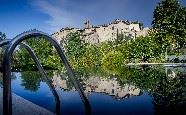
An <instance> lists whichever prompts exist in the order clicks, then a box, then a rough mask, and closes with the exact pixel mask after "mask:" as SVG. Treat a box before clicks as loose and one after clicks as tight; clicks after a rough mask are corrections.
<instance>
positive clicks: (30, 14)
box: [0, 0, 186, 39]
mask: <svg viewBox="0 0 186 115" xmlns="http://www.w3.org/2000/svg"><path fill="white" fill-rule="evenodd" d="M159 1H160V0H0V31H1V32H4V33H6V35H7V37H8V38H10V39H11V38H13V37H15V36H16V35H17V34H20V33H22V32H23V31H27V30H30V29H35V28H36V29H38V30H41V31H44V32H46V33H49V34H51V33H53V32H55V31H58V30H60V29H61V28H62V27H66V26H70V27H80V28H82V27H83V21H84V20H85V19H89V20H90V22H91V23H92V24H93V25H99V24H104V23H109V22H111V21H112V20H114V19H118V18H119V19H124V20H125V19H128V20H130V21H136V20H138V21H140V22H142V23H144V25H145V26H148V27H150V25H151V22H152V14H153V10H154V8H155V7H156V5H157V3H158V2H159ZM179 1H180V3H181V4H182V6H186V1H185V0H179Z"/></svg>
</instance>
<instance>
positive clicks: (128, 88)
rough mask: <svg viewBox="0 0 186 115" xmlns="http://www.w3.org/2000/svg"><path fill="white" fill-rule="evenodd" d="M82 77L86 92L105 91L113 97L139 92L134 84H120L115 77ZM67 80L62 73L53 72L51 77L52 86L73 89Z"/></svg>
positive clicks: (132, 94) (122, 96)
mask: <svg viewBox="0 0 186 115" xmlns="http://www.w3.org/2000/svg"><path fill="white" fill-rule="evenodd" d="M82 79H83V80H82V84H83V88H84V91H85V93H87V94H91V93H92V92H97V93H105V94H108V95H110V96H113V97H114V98H117V99H122V98H129V97H131V96H139V95H140V93H141V90H140V89H139V88H137V87H136V86H134V85H131V84H124V85H121V84H120V83H119V82H118V81H117V79H116V78H109V77H107V78H105V77H100V76H89V77H88V78H82ZM68 82H69V80H66V79H65V78H64V77H63V75H58V74H54V76H53V78H52V84H53V85H54V87H56V88H61V89H64V90H72V91H75V89H74V88H72V86H71V85H70V83H68Z"/></svg>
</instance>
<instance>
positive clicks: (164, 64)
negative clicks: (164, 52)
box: [126, 63, 186, 66]
mask: <svg viewBox="0 0 186 115" xmlns="http://www.w3.org/2000/svg"><path fill="white" fill-rule="evenodd" d="M126 65H127V66H133V65H163V66H186V63H128V64H126Z"/></svg>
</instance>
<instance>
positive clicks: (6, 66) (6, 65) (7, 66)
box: [0, 30, 91, 115]
mask: <svg viewBox="0 0 186 115" xmlns="http://www.w3.org/2000/svg"><path fill="white" fill-rule="evenodd" d="M33 37H43V38H44V39H46V40H47V41H48V42H50V43H51V44H52V45H53V46H54V47H55V49H56V50H57V53H58V55H59V57H60V59H61V61H62V62H63V64H64V66H65V68H66V69H67V72H68V74H69V77H70V79H71V80H72V83H73V85H74V87H75V89H76V90H77V91H78V93H79V95H80V97H81V99H82V102H83V104H84V106H85V110H86V111H85V113H86V114H91V108H90V103H89V101H88V98H87V97H86V95H85V93H84V91H83V89H82V87H81V85H80V82H79V81H78V79H77V78H76V76H75V74H74V72H73V70H72V68H71V66H70V64H69V62H68V61H67V58H66V56H65V55H64V53H63V50H62V48H61V47H60V45H59V44H58V42H57V41H56V40H55V39H54V38H53V37H51V36H50V35H48V34H46V33H43V32H41V31H37V30H31V31H27V32H24V33H22V34H20V35H18V36H16V37H15V38H14V39H12V40H3V41H1V42H0V47H2V46H4V45H7V47H6V49H5V53H4V57H3V62H2V68H3V114H4V115H12V90H11V58H12V55H13V51H14V50H15V48H16V47H17V45H19V44H20V45H21V46H22V47H23V48H26V49H27V51H28V52H29V54H30V55H31V57H32V59H33V60H34V62H35V63H36V65H37V68H38V69H39V72H40V73H41V74H42V76H43V78H44V79H45V81H46V82H47V85H48V86H49V88H50V89H51V90H52V93H53V95H54V97H55V101H56V114H57V115H59V114H60V99H59V96H58V94H57V92H56V90H55V88H54V87H53V85H52V84H51V82H50V81H49V79H48V77H47V74H46V72H45V71H44V69H43V67H42V65H41V64H40V63H39V60H38V58H37V56H36V55H35V53H34V51H33V50H32V48H31V47H30V46H29V45H27V44H25V43H22V41H23V40H26V39H31V38H33Z"/></svg>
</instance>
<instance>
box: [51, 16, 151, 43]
mask: <svg viewBox="0 0 186 115" xmlns="http://www.w3.org/2000/svg"><path fill="white" fill-rule="evenodd" d="M148 30H149V29H148V28H143V27H142V26H140V24H139V23H132V22H129V21H127V20H126V21H123V20H119V19H116V20H114V21H112V22H111V23H109V24H103V25H98V26H93V25H91V24H90V22H89V20H86V21H85V22H84V28H83V29H80V28H69V27H66V28H62V29H61V30H60V31H59V32H56V33H54V34H52V36H53V37H55V38H56V39H57V41H58V42H59V43H61V42H63V40H64V39H65V38H66V36H67V34H68V33H70V32H81V33H82V35H83V38H84V39H85V41H86V42H89V43H92V44H95V43H100V42H104V41H113V40H114V39H116V38H117V36H118V34H123V35H125V36H127V37H129V38H131V39H135V38H136V37H138V36H145V35H147V33H148Z"/></svg>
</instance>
